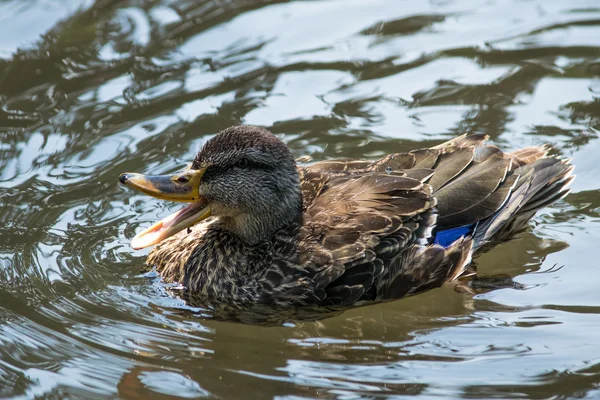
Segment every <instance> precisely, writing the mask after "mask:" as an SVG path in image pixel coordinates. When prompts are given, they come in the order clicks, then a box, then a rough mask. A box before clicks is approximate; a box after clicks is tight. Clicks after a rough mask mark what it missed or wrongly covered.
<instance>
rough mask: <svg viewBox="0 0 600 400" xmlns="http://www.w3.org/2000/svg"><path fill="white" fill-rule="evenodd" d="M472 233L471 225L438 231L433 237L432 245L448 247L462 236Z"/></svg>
mask: <svg viewBox="0 0 600 400" xmlns="http://www.w3.org/2000/svg"><path fill="white" fill-rule="evenodd" d="M472 232H473V225H465V226H459V227H458V228H452V229H447V230H445V231H440V232H438V233H437V234H436V235H435V239H434V241H433V242H434V243H435V244H439V245H440V246H444V247H448V246H450V245H451V244H452V243H454V242H456V241H457V240H458V239H460V238H461V237H463V236H466V235H468V234H470V233H472Z"/></svg>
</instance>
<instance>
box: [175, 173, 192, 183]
mask: <svg viewBox="0 0 600 400" xmlns="http://www.w3.org/2000/svg"><path fill="white" fill-rule="evenodd" d="M189 181H190V178H189V177H187V176H185V175H181V176H179V177H177V182H179V183H188V182H189Z"/></svg>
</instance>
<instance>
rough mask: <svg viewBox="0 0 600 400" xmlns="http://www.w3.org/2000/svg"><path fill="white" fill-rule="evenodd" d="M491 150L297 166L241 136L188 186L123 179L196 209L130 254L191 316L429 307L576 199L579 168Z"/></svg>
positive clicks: (267, 140)
mask: <svg viewBox="0 0 600 400" xmlns="http://www.w3.org/2000/svg"><path fill="white" fill-rule="evenodd" d="M487 140H488V138H487V136H486V135H484V134H471V135H466V134H465V135H462V136H459V137H456V138H453V139H451V140H449V141H446V142H444V143H441V144H439V145H436V146H433V147H430V148H421V149H415V150H412V151H409V152H405V153H395V154H389V155H386V156H384V157H382V158H380V159H377V160H325V161H320V162H314V163H311V162H308V163H300V162H297V160H295V159H294V157H293V155H292V153H291V151H290V149H289V148H288V147H287V145H286V144H285V143H284V142H283V141H282V140H281V139H280V138H278V137H277V136H276V135H274V134H273V133H271V132H269V131H268V130H266V129H264V128H260V127H255V126H245V125H240V126H233V127H230V128H227V129H225V130H223V131H221V132H219V133H217V134H216V135H214V136H213V137H212V138H211V139H209V140H207V141H206V142H205V144H204V145H203V147H202V149H201V150H200V151H199V152H198V153H197V155H196V156H195V158H194V159H193V161H192V163H191V164H190V165H188V166H187V167H185V168H184V169H183V170H182V171H181V172H178V173H175V174H173V175H144V174H139V173H123V174H121V175H120V176H119V181H120V183H121V184H123V185H126V186H127V187H130V188H133V189H135V190H138V191H140V192H142V193H144V194H146V195H149V196H153V197H155V198H158V199H162V200H168V201H175V202H182V203H187V205H185V206H184V207H183V208H182V209H180V210H179V211H176V212H175V213H173V214H172V215H169V216H167V217H166V218H164V219H162V220H161V221H159V222H157V223H155V224H153V225H152V226H150V227H148V228H147V229H144V230H143V231H141V232H140V233H138V234H137V235H135V237H133V239H132V240H131V246H132V247H133V248H134V249H142V248H146V247H150V246H155V247H154V249H153V250H152V251H151V252H150V254H149V255H148V258H147V262H146V263H147V265H148V266H151V267H153V268H156V271H157V272H158V273H159V274H160V276H161V278H162V280H163V281H164V282H165V283H174V284H177V285H179V286H180V287H181V288H182V289H183V291H184V293H186V296H185V298H186V299H187V300H188V301H190V302H193V303H194V304H202V305H207V306H214V307H218V306H220V305H222V306H227V307H233V308H235V307H240V308H241V307H251V306H268V307H275V308H277V309H290V308H298V307H321V306H322V307H351V306H357V305H364V304H371V303H375V302H379V301H385V300H392V299H399V298H403V297H406V296H412V295H416V294H419V293H423V292H425V291H428V290H430V289H433V288H437V287H440V286H442V285H444V284H445V283H447V282H455V281H458V280H462V279H465V278H468V277H472V276H474V274H475V271H474V268H472V267H471V261H472V258H473V255H474V254H477V252H480V251H484V250H485V249H487V248H489V247H490V246H492V245H494V244H496V243H500V242H503V241H507V240H508V239H510V238H511V237H512V236H514V235H515V233H517V232H520V231H522V230H524V229H526V228H527V226H528V221H529V220H530V219H531V218H532V216H533V215H534V214H535V213H536V212H537V211H538V210H540V209H541V208H543V207H546V206H548V205H550V204H552V203H553V202H555V201H557V200H559V199H561V198H563V197H564V196H566V195H567V194H568V193H569V186H570V184H571V182H572V181H573V179H574V177H575V175H574V174H573V173H572V172H573V169H574V166H573V165H572V164H571V160H570V159H567V158H562V157H558V156H552V155H549V150H550V147H549V146H547V145H544V146H534V147H527V148H521V149H518V150H516V151H512V152H504V151H502V150H501V149H500V148H498V147H497V146H494V145H490V144H487V143H486V141H487Z"/></svg>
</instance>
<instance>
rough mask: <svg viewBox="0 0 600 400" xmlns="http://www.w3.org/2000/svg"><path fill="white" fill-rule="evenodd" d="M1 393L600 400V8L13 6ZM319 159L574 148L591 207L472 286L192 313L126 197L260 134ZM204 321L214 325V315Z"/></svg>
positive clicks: (579, 187)
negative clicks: (330, 308)
mask: <svg viewBox="0 0 600 400" xmlns="http://www.w3.org/2000/svg"><path fill="white" fill-rule="evenodd" d="M0 21H1V23H0V104H1V108H0V126H1V128H0V135H1V138H2V140H1V142H0V186H1V190H0V221H2V223H1V224H0V238H1V239H0V397H8V398H13V397H14V398H34V397H37V398H48V399H51V398H116V397H120V398H129V399H134V398H139V399H146V398H203V397H208V398H211V397H212V398H222V399H236V398H239V399H248V398H257V399H258V398H277V399H301V398H327V399H332V398H337V399H359V398H364V399H384V398H390V399H391V398H401V397H403V396H420V397H421V398H435V397H443V398H458V397H463V398H492V397H496V398H567V397H581V398H597V397H600V336H599V335H598V331H599V329H600V297H599V296H598V279H599V278H600V273H599V272H598V268H599V267H600V265H599V262H598V258H599V256H598V251H599V249H598V241H599V240H600V231H599V230H598V223H599V222H600V191H599V188H600V178H599V176H600V166H599V165H598V164H599V161H598V160H599V159H598V152H599V151H600V142H599V141H598V130H599V129H600V79H598V78H599V75H600V41H599V39H598V38H600V8H599V7H598V3H597V1H594V0H583V1H550V0H545V1H541V0H538V1H501V0H491V1H487V2H479V1H469V0H456V1H451V0H447V1H444V0H435V1H434V0H431V1H428V2H425V1H420V2H415V1H397V0H387V1H383V0H379V1H378V0H372V1H368V2H367V1H362V0H336V1H294V2H277V1H268V0H237V1H226V0H221V1H189V0H187V1H186V0H163V1H161V0H155V1H148V2H139V1H134V0H122V1H116V0H98V1H97V2H93V1H89V0H88V1H85V0H80V1H76V2H67V1H59V0H45V1H42V0H27V1H24V0H3V1H0ZM242 122H243V123H248V124H257V125H261V126H265V127H267V128H269V129H271V130H272V131H273V132H275V133H277V134H280V136H281V137H282V138H284V140H285V141H286V142H287V143H288V144H289V146H290V147H291V149H292V150H293V152H294V154H295V155H296V156H298V157H299V156H303V155H310V156H312V157H313V159H315V160H322V159H329V158H338V157H353V158H359V157H360V158H371V159H373V158H377V157H380V156H382V155H383V154H387V153H389V152H399V151H405V150H409V149H412V148H417V147H423V146H430V145H433V144H436V143H439V142H441V141H443V140H447V139H449V138H451V137H453V136H455V135H457V134H460V133H463V132H470V133H476V132H477V133H479V132H483V133H487V134H488V135H490V137H491V140H492V141H493V143H495V144H497V145H499V146H500V147H502V148H503V149H507V150H509V149H515V148H519V147H524V146H529V145H538V144H542V143H551V144H552V145H553V146H554V148H555V152H556V153H557V154H561V155H564V156H568V157H573V159H574V163H575V164H576V166H577V169H576V172H577V174H578V177H577V179H576V180H575V182H574V185H573V193H572V194H570V195H569V196H568V197H567V198H566V199H564V200H562V201H560V202H558V203H556V204H555V205H554V206H552V207H550V208H548V209H545V210H544V211H543V212H541V213H539V214H538V216H537V217H536V218H535V219H534V220H533V221H532V223H531V229H530V230H529V231H527V232H525V233H523V234H521V235H519V236H518V237H517V238H516V239H515V240H513V241H512V242H509V243H505V244H502V245H501V246H498V247H497V248H495V249H493V250H492V251H490V252H489V253H486V254H484V255H482V256H481V257H479V258H478V259H477V260H476V263H477V265H478V268H479V271H480V273H481V274H483V275H491V274H507V275H510V276H512V277H514V279H515V281H516V282H517V283H518V284H519V285H516V286H515V288H504V289H498V290H492V291H489V290H487V291H486V290H481V291H478V292H477V293H463V292H460V291H457V290H455V289H454V288H453V287H451V286H448V287H444V288H441V289H437V290H433V291H430V292H428V293H426V294H423V295H419V296H417V297H413V298H409V299H406V300H401V301H396V302H391V303H387V304H380V305H374V306H369V307H364V308H359V309H354V310H350V311H347V312H345V313H342V314H340V315H337V316H335V317H332V318H327V319H324V320H320V321H304V322H296V323H289V324H284V325H280V326H274V327H264V326H253V325H243V324H234V323H227V322H219V321H216V320H214V319H211V318H210V315H206V316H204V317H203V316H202V315H201V314H202V312H201V310H191V309H187V308H186V306H185V304H184V303H183V302H182V301H180V300H178V299H177V298H174V297H172V296H170V295H169V292H168V291H167V290H166V289H165V288H164V287H163V286H162V285H161V283H160V281H159V279H158V278H157V277H156V276H154V275H152V274H151V273H150V274H144V273H142V272H141V271H142V269H141V267H142V265H143V262H144V259H145V256H146V254H147V251H133V250H132V249H131V248H130V246H129V240H130V239H131V237H133V235H134V234H135V232H136V231H139V229H140V228H141V227H146V226H148V225H149V223H150V222H152V221H155V220H156V219H157V218H162V217H164V216H166V215H167V214H169V213H170V212H172V211H173V210H174V209H176V208H177V207H178V206H176V205H172V204H165V203H164V202H161V201H158V200H153V199H149V198H147V197H145V196H143V195H137V194H135V193H133V192H131V191H127V190H123V189H122V188H120V187H119V186H118V184H117V177H118V175H119V173H121V172H124V171H139V172H146V173H167V172H173V171H176V170H178V169H179V168H180V167H181V166H183V165H185V164H186V163H187V162H189V161H191V159H192V158H193V156H194V154H195V153H196V151H197V150H198V149H199V148H200V147H201V145H202V144H203V143H204V142H205V141H206V140H207V139H208V138H210V137H211V136H212V135H214V134H215V133H216V132H218V131H219V130H220V129H223V128H226V127H228V126H230V125H233V124H237V123H242ZM198 311H200V312H198Z"/></svg>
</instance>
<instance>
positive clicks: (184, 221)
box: [119, 168, 210, 250]
mask: <svg viewBox="0 0 600 400" xmlns="http://www.w3.org/2000/svg"><path fill="white" fill-rule="evenodd" d="M205 170H206V169H205V168H201V169H197V170H195V169H187V170H185V171H184V172H182V173H180V174H176V175H157V176H147V175H142V174H135V173H125V174H121V176H119V181H120V182H121V183H123V184H125V185H127V186H129V187H132V188H134V189H136V190H139V191H140V192H143V193H146V194H147V195H150V196H153V197H156V198H159V199H163V200H171V201H180V202H186V203H192V204H190V205H189V206H186V207H184V208H183V209H181V210H179V211H177V212H176V213H174V214H171V215H169V216H168V217H166V218H164V219H163V220H161V221H158V222H157V223H155V224H154V225H152V226H151V227H150V228H148V229H146V230H144V231H143V232H140V233H138V234H137V235H136V236H135V237H134V238H133V239H132V240H131V247H133V248H134V249H136V250H137V249H143V248H144V247H148V246H152V245H155V244H157V243H159V242H160V241H162V240H164V239H166V238H168V237H169V236H172V235H174V234H176V233H177V232H179V231H181V230H183V229H185V228H189V227H190V226H192V225H194V224H196V223H197V222H200V221H202V220H203V219H206V218H208V217H209V216H210V206H209V205H208V204H207V202H206V200H204V199H203V198H202V197H200V195H199V194H198V188H199V187H200V181H201V180H202V175H204V171H205Z"/></svg>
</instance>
